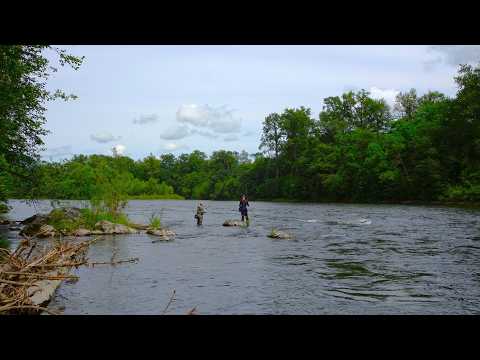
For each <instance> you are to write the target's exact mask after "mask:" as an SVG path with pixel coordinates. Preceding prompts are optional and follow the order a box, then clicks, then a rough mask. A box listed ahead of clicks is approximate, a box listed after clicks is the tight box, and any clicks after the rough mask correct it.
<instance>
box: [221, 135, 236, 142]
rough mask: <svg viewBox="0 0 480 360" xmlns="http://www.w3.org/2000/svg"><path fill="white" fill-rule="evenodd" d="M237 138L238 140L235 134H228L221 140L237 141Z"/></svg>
mask: <svg viewBox="0 0 480 360" xmlns="http://www.w3.org/2000/svg"><path fill="white" fill-rule="evenodd" d="M237 140H238V137H237V135H229V136H226V137H224V138H223V141H228V142H231V141H237Z"/></svg>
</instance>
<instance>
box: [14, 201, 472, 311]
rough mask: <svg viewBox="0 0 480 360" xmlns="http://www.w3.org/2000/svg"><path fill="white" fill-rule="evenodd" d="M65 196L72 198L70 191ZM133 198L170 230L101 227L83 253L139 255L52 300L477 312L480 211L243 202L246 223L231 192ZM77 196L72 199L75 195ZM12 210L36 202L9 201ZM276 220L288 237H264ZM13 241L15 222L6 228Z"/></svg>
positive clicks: (73, 307) (135, 213) (142, 306)
mask: <svg viewBox="0 0 480 360" xmlns="http://www.w3.org/2000/svg"><path fill="white" fill-rule="evenodd" d="M67 203H68V202H67ZM204 203H205V204H206V207H207V213H206V214H205V217H204V223H203V226H201V227H197V226H196V225H195V220H194V218H193V215H194V212H195V207H196V202H194V201H168V200H163V201H130V203H129V205H128V206H127V209H126V212H127V214H128V215H129V217H130V218H131V219H132V220H134V221H136V222H142V223H146V222H148V218H149V217H150V215H151V214H152V213H153V212H157V213H159V214H160V215H161V218H162V223H163V225H165V226H167V227H168V228H170V229H172V230H174V231H175V232H176V233H177V237H176V239H175V241H173V242H157V243H152V240H154V239H155V238H153V237H151V236H149V235H144V234H139V235H118V236H107V237H104V239H102V240H101V241H98V242H97V243H94V244H93V245H92V246H91V248H90V250H89V255H88V256H89V259H90V260H91V261H109V260H110V258H111V257H112V254H113V252H114V251H115V252H116V253H117V259H122V258H131V257H138V258H140V261H139V262H138V263H136V264H120V265H117V266H114V267H113V266H105V265H103V266H96V267H94V268H85V267H83V268H79V269H78V270H75V273H76V274H77V275H79V276H80V280H79V281H78V282H76V283H72V284H69V283H64V284H62V286H61V287H60V288H59V290H58V291H57V294H56V297H55V299H54V300H53V302H52V303H51V305H50V306H51V307H52V308H56V307H59V306H62V307H65V310H64V313H65V314H160V313H161V312H162V311H163V309H164V307H165V306H166V304H167V303H168V301H169V299H170V296H171V293H172V290H173V289H176V301H174V302H173V303H172V304H171V305H170V307H169V311H168V313H169V314H184V313H186V312H187V311H188V310H189V309H191V308H193V307H196V308H197V311H198V312H199V313H201V314H479V313H480V217H479V215H480V212H479V211H478V210H467V209H457V208H446V207H415V206H392V205H343V204H285V203H268V202H251V206H250V211H249V214H250V217H251V224H250V226H249V227H248V228H229V227H223V226H221V225H222V223H223V221H224V220H226V219H230V218H232V219H236V218H238V217H239V213H238V205H237V203H236V202H228V201H227V202H220V201H205V202H204ZM74 204H78V203H74ZM10 205H11V206H13V210H12V211H11V213H10V215H9V216H10V218H12V219H15V220H21V219H23V218H26V217H27V216H30V215H32V214H33V213H35V212H36V211H42V212H46V211H48V210H49V209H50V206H49V202H48V201H43V202H40V203H38V204H37V208H36V209H34V208H33V207H31V206H27V205H26V204H24V203H22V202H19V201H12V202H11V203H10ZM272 228H276V229H279V230H285V231H287V232H290V233H292V234H294V235H295V240H272V239H270V238H268V237H267V234H268V233H269V232H270V231H271V230H272ZM8 236H9V237H10V238H11V240H12V246H15V245H16V242H17V241H18V238H16V233H14V232H10V233H9V234H8Z"/></svg>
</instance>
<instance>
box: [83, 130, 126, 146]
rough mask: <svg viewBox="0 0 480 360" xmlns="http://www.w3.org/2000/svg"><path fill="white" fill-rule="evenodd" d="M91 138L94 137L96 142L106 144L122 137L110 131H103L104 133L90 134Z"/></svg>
mask: <svg viewBox="0 0 480 360" xmlns="http://www.w3.org/2000/svg"><path fill="white" fill-rule="evenodd" d="M90 139H92V140H93V141H95V142H98V143H102V144H104V143H108V142H112V141H116V140H119V139H120V137H115V136H113V135H112V134H110V133H108V132H103V133H97V134H92V135H90Z"/></svg>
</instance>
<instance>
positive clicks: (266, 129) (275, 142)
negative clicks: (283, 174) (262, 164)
mask: <svg viewBox="0 0 480 360" xmlns="http://www.w3.org/2000/svg"><path fill="white" fill-rule="evenodd" d="M284 141H285V136H284V133H283V132H282V129H281V117H280V115H279V114H277V113H272V114H270V115H268V116H267V117H266V118H265V120H264V121H263V133H262V138H261V140H260V146H259V149H260V150H261V149H264V151H265V153H270V154H273V156H274V159H275V179H276V190H277V191H278V177H279V174H280V164H279V155H280V148H281V146H283V143H284Z"/></svg>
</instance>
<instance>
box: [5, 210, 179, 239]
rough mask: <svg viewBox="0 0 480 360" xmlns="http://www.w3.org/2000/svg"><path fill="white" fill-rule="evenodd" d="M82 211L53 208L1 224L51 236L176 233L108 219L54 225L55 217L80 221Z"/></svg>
mask: <svg viewBox="0 0 480 360" xmlns="http://www.w3.org/2000/svg"><path fill="white" fill-rule="evenodd" d="M81 216H82V213H81V211H80V209H78V208H75V207H65V208H57V209H53V210H52V211H51V212H50V213H48V214H35V215H33V216H31V217H29V218H27V219H25V220H22V221H8V220H2V223H1V225H9V230H12V231H19V235H20V236H24V237H36V238H51V237H58V236H72V237H87V236H96V235H124V234H141V233H145V234H148V235H152V236H157V237H159V238H160V241H171V240H173V239H174V238H175V233H174V232H173V231H171V230H168V229H164V228H150V227H149V226H148V225H144V224H135V223H129V225H124V224H117V223H113V222H110V221H107V220H101V221H98V222H97V223H95V225H94V227H93V229H88V228H86V227H82V226H81V225H79V226H78V227H76V228H74V229H68V230H67V229H62V228H56V227H55V226H53V225H52V222H53V220H54V219H59V218H60V219H62V220H63V221H67V222H70V223H72V224H75V223H80V221H79V220H80V219H81Z"/></svg>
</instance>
